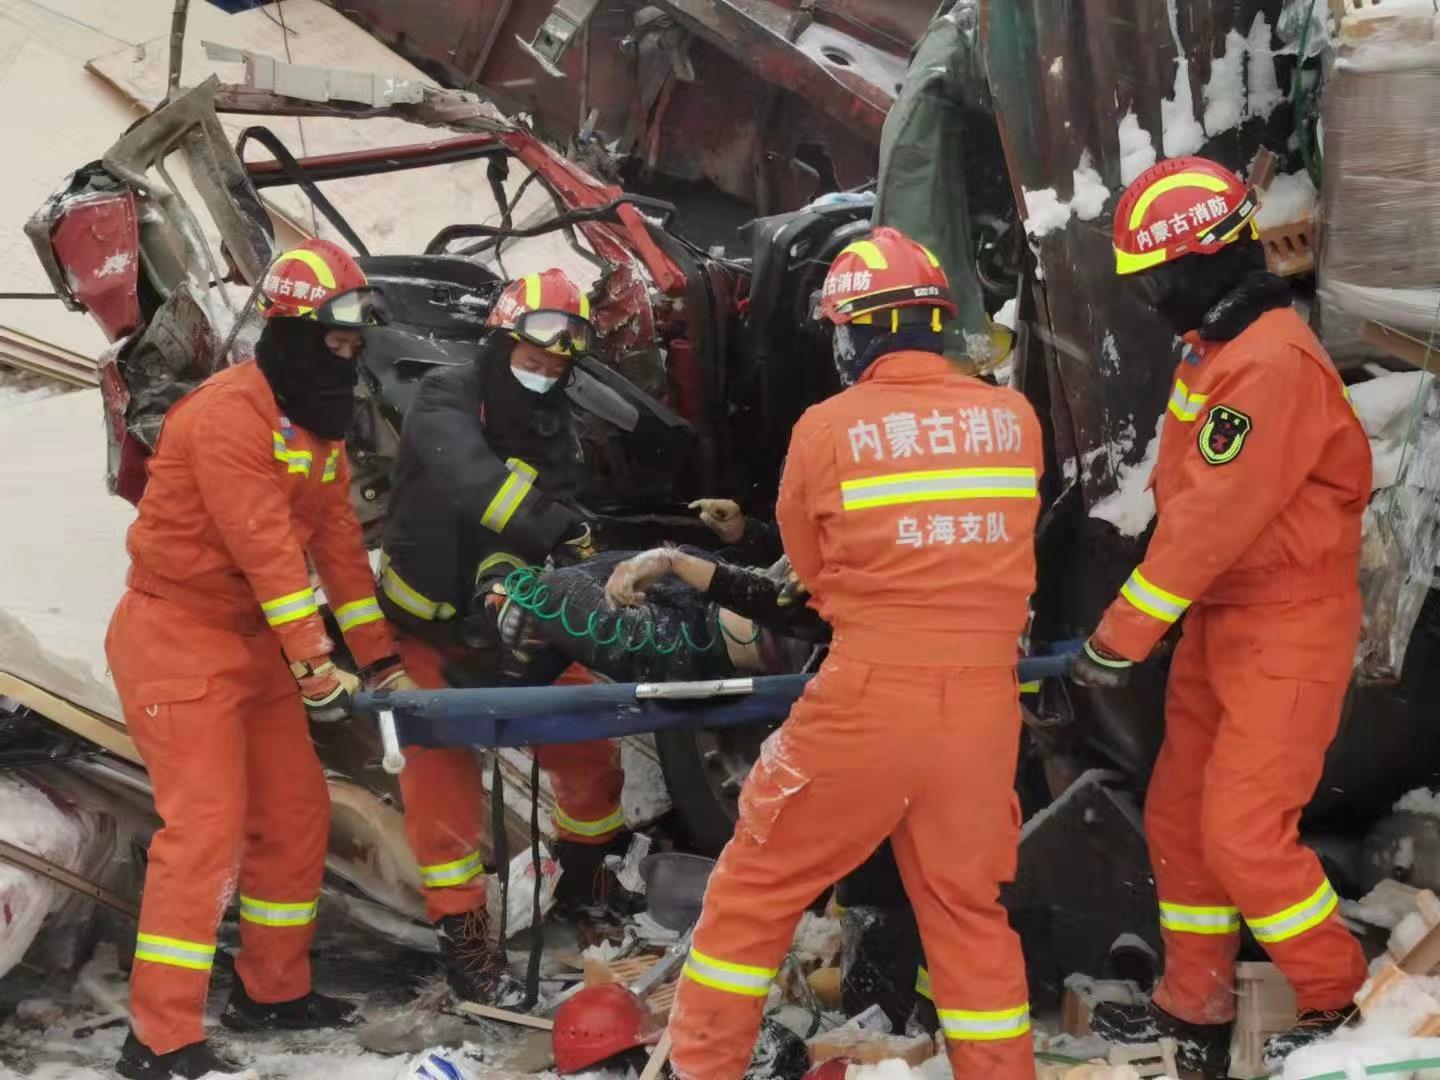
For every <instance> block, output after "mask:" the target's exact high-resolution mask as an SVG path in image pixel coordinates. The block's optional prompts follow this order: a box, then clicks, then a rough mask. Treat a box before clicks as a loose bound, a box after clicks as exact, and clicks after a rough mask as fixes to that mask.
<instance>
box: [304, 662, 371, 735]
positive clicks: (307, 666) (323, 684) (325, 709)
mask: <svg viewBox="0 0 1440 1080" xmlns="http://www.w3.org/2000/svg"><path fill="white" fill-rule="evenodd" d="M290 674H292V675H294V676H295V681H296V683H298V684H299V686H300V701H301V702H302V703H303V704H304V706H305V711H306V712H307V713H309V714H310V719H311V720H314V721H316V722H318V723H329V722H332V721H335V720H344V719H345V718H347V717H348V716H349V715H350V702H351V699H352V698H353V697H354V696H355V693H356V692H357V691H358V690H359V689H360V679H359V677H358V676H356V675H352V674H350V672H348V671H345V670H344V669H343V668H338V667H336V666H335V661H333V660H331V659H330V657H328V656H318V657H316V658H314V659H313V660H296V661H295V662H294V663H292V664H291V665H290Z"/></svg>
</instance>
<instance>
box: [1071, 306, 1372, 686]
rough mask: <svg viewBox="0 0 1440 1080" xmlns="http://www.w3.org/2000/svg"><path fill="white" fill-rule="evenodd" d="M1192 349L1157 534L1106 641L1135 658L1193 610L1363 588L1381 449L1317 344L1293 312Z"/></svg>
mask: <svg viewBox="0 0 1440 1080" xmlns="http://www.w3.org/2000/svg"><path fill="white" fill-rule="evenodd" d="M1187 340H1190V339H1188V338H1187ZM1190 344H1191V348H1190V350H1189V351H1188V352H1187V358H1186V360H1185V361H1184V362H1182V363H1181V364H1180V368H1179V371H1178V372H1177V374H1176V379H1175V385H1174V388H1173V390H1172V392H1171V397H1170V403H1169V406H1168V412H1167V415H1166V416H1165V422H1164V424H1163V425H1162V427H1161V434H1160V454H1159V459H1158V461H1157V463H1156V466H1155V474H1154V477H1153V481H1152V482H1153V485H1154V490H1155V505H1156V510H1157V513H1158V522H1157V524H1156V527H1155V534H1154V536H1153V537H1152V538H1151V540H1150V546H1149V548H1148V550H1147V551H1146V553H1145V558H1144V561H1143V562H1141V564H1140V565H1139V566H1138V567H1137V568H1136V569H1135V571H1134V573H1132V574H1131V575H1130V578H1129V580H1128V581H1127V582H1126V583H1125V585H1124V587H1123V589H1122V590H1121V594H1120V596H1119V598H1117V599H1116V600H1115V602H1114V603H1112V604H1111V605H1110V608H1109V609H1108V610H1107V611H1106V613H1105V617H1104V619H1103V620H1102V621H1101V623H1100V626H1099V628H1098V629H1097V630H1096V632H1095V638H1096V640H1097V641H1098V642H1099V643H1100V644H1101V645H1103V646H1104V647H1105V648H1107V649H1109V650H1111V651H1112V652H1115V653H1118V654H1120V655H1121V656H1125V657H1128V658H1130V659H1132V660H1143V659H1144V658H1145V657H1146V656H1147V655H1149V653H1150V650H1151V649H1152V648H1153V647H1154V646H1155V643H1156V642H1157V641H1159V640H1160V638H1161V637H1162V636H1164V634H1165V632H1166V631H1167V630H1168V629H1169V628H1170V627H1171V626H1172V625H1173V624H1174V623H1175V622H1176V621H1177V620H1178V619H1179V618H1180V617H1181V616H1182V615H1183V614H1184V613H1185V611H1186V609H1187V608H1189V606H1190V605H1191V604H1198V603H1212V604H1261V603H1276V602H1296V601H1301V602H1303V601H1306V600H1314V599H1317V598H1320V597H1326V596H1343V595H1346V594H1348V593H1352V592H1354V591H1355V590H1356V589H1357V588H1358V587H1359V585H1358V574H1359V557H1360V521H1361V516H1362V515H1363V514H1364V512H1365V505H1366V503H1367V501H1368V500H1369V497H1370V444H1369V441H1368V440H1367V439H1366V436H1365V431H1364V429H1363V428H1362V427H1361V425H1360V421H1359V420H1358V419H1357V418H1356V416H1355V414H1354V410H1353V409H1352V407H1351V405H1350V402H1349V401H1348V399H1347V397H1346V394H1345V387H1344V385H1343V384H1342V383H1341V381H1340V377H1339V375H1338V374H1336V371H1335V368H1334V366H1333V365H1332V364H1331V363H1330V359H1329V357H1328V356H1327V355H1326V353H1325V350H1324V348H1323V347H1322V346H1321V344H1320V342H1319V341H1318V340H1317V339H1316V337H1315V335H1314V334H1313V333H1312V332H1311V330H1310V328H1309V327H1308V326H1306V325H1305V323H1304V322H1303V321H1302V320H1301V318H1300V316H1299V315H1297V314H1296V313H1295V312H1294V310H1292V309H1291V308H1290V307H1289V306H1286V307H1283V308H1279V309H1276V310H1272V311H1267V312H1265V313H1264V314H1263V315H1260V316H1259V317H1258V318H1257V319H1256V320H1255V321H1254V322H1252V323H1251V324H1250V325H1249V326H1248V327H1247V328H1245V329H1244V330H1243V331H1242V332H1241V333H1240V334H1239V336H1238V337H1235V338H1233V339H1232V340H1230V341H1226V342H1205V341H1201V340H1200V339H1199V338H1195V339H1194V340H1193V341H1191V342H1190Z"/></svg>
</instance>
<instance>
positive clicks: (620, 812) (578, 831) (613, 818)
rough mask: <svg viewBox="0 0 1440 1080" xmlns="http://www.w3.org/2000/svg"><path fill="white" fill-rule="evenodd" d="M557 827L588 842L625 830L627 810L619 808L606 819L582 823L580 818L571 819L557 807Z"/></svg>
mask: <svg viewBox="0 0 1440 1080" xmlns="http://www.w3.org/2000/svg"><path fill="white" fill-rule="evenodd" d="M555 825H556V827H557V828H558V829H560V830H561V831H562V832H567V833H571V834H573V835H575V836H583V837H585V838H586V839H587V840H595V839H598V838H600V837H602V836H609V835H610V834H611V833H613V832H616V831H618V830H620V829H623V828H624V827H625V810H624V808H623V807H619V806H617V807H616V808H615V809H614V810H612V811H611V812H610V813H608V814H606V815H605V816H604V817H599V818H594V819H592V820H590V821H582V820H580V819H579V818H573V817H571V816H570V815H569V814H567V813H565V811H564V810H562V809H560V807H559V806H557V807H555Z"/></svg>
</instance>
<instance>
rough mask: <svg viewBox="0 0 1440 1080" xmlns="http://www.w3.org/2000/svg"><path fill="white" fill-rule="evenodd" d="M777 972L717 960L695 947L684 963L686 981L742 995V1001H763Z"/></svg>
mask: <svg viewBox="0 0 1440 1080" xmlns="http://www.w3.org/2000/svg"><path fill="white" fill-rule="evenodd" d="M778 970H779V969H778V968H761V967H751V966H750V965H749V964H732V963H731V962H730V961H728V960H717V959H715V958H714V957H713V956H706V955H705V954H704V953H702V952H701V951H700V950H698V949H696V948H693V947H692V948H691V949H690V955H689V957H688V958H687V959H686V960H685V976H686V978H688V979H691V980H693V981H694V982H697V983H699V984H700V985H701V986H708V987H710V989H712V990H723V991H724V992H725V993H727V994H740V995H741V996H743V997H764V996H765V995H766V994H768V993H769V992H770V983H771V982H772V981H774V979H775V974H776V972H777V971H778Z"/></svg>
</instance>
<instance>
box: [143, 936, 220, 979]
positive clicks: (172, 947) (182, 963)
mask: <svg viewBox="0 0 1440 1080" xmlns="http://www.w3.org/2000/svg"><path fill="white" fill-rule="evenodd" d="M135 959H136V960H148V961H150V963H152V964H169V965H170V966H171V967H178V968H189V969H190V970H191V971H209V970H210V968H211V965H213V964H214V963H215V946H214V945H206V944H205V943H204V942H201V941H181V940H180V939H179V938H170V937H159V936H158V935H156V934H137V935H136V937H135Z"/></svg>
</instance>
